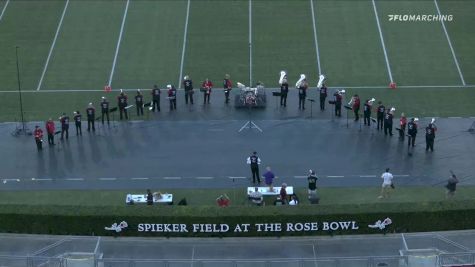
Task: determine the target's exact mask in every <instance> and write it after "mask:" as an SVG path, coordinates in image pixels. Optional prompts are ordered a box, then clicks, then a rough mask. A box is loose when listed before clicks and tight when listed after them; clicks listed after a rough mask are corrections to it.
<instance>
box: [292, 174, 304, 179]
mask: <svg viewBox="0 0 475 267" xmlns="http://www.w3.org/2000/svg"><path fill="white" fill-rule="evenodd" d="M294 178H295V179H303V178H307V176H303V175H296V176H294Z"/></svg>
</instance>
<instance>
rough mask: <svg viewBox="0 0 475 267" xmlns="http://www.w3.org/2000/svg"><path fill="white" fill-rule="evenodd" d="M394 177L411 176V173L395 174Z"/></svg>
mask: <svg viewBox="0 0 475 267" xmlns="http://www.w3.org/2000/svg"><path fill="white" fill-rule="evenodd" d="M393 177H409V174H394V175H393Z"/></svg>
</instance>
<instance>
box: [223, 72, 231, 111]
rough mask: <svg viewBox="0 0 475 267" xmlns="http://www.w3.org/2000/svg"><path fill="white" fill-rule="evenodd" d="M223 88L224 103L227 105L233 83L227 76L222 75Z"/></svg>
mask: <svg viewBox="0 0 475 267" xmlns="http://www.w3.org/2000/svg"><path fill="white" fill-rule="evenodd" d="M223 88H224V97H225V100H224V103H226V104H228V103H229V94H230V93H231V90H232V89H233V83H232V82H231V80H230V76H229V74H226V75H224V81H223Z"/></svg>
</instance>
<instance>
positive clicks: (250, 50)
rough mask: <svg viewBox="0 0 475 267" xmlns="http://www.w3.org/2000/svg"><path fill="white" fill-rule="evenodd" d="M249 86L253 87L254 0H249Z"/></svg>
mask: <svg viewBox="0 0 475 267" xmlns="http://www.w3.org/2000/svg"><path fill="white" fill-rule="evenodd" d="M249 86H251V87H252V0H249Z"/></svg>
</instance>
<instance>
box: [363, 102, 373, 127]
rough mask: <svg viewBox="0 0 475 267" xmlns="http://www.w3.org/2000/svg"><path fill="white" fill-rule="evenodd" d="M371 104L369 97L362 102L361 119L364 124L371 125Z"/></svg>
mask: <svg viewBox="0 0 475 267" xmlns="http://www.w3.org/2000/svg"><path fill="white" fill-rule="evenodd" d="M372 105H373V103H372V101H371V100H370V99H367V100H366V101H365V103H364V107H363V119H364V125H368V126H370V125H371V106H372Z"/></svg>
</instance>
